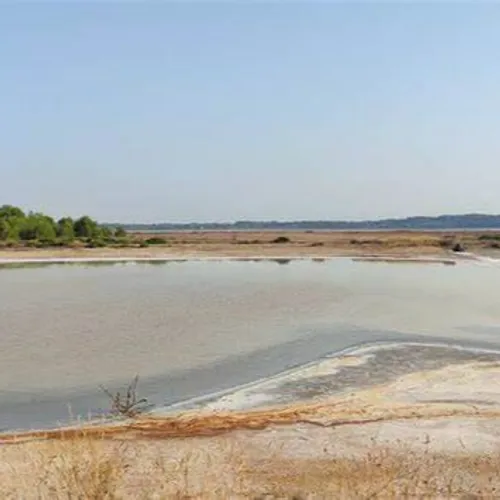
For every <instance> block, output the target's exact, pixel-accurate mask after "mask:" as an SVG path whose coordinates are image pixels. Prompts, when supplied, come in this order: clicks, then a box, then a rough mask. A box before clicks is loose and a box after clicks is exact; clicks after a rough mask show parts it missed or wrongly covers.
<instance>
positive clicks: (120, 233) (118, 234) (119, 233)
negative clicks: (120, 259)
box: [115, 227, 127, 238]
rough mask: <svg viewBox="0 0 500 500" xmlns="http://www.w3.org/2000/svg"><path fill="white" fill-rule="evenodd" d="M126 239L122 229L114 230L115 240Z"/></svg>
mask: <svg viewBox="0 0 500 500" xmlns="http://www.w3.org/2000/svg"><path fill="white" fill-rule="evenodd" d="M126 237H127V231H125V229H123V227H117V228H116V229H115V238H126Z"/></svg>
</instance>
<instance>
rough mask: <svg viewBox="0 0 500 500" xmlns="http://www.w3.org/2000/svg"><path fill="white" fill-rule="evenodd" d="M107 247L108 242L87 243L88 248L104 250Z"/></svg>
mask: <svg viewBox="0 0 500 500" xmlns="http://www.w3.org/2000/svg"><path fill="white" fill-rule="evenodd" d="M106 246H107V244H106V242H105V241H104V240H101V239H95V240H90V241H89V242H88V243H87V248H104V247H106Z"/></svg>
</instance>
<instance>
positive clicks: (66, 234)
mask: <svg viewBox="0 0 500 500" xmlns="http://www.w3.org/2000/svg"><path fill="white" fill-rule="evenodd" d="M57 236H58V237H59V238H61V239H62V240H63V241H65V242H67V243H69V242H71V241H73V240H74V239H75V229H74V222H73V219H72V218H71V217H63V218H62V219H59V221H58V222H57Z"/></svg>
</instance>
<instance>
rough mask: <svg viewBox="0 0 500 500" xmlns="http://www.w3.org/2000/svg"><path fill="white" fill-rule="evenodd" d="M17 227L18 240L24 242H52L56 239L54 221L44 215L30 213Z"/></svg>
mask: <svg viewBox="0 0 500 500" xmlns="http://www.w3.org/2000/svg"><path fill="white" fill-rule="evenodd" d="M19 227H20V229H19V238H20V239H21V240H24V241H30V240H40V241H54V240H55V239H56V237H57V226H56V224H55V222H54V220H53V219H52V218H51V217H49V216H47V215H44V214H36V213H30V214H29V215H28V217H25V218H24V219H22V220H21V222H20V224H19Z"/></svg>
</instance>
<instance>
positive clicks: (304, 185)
mask: <svg viewBox="0 0 500 500" xmlns="http://www.w3.org/2000/svg"><path fill="white" fill-rule="evenodd" d="M499 53H500V4H496V5H495V4H493V3H491V4H487V3H484V4H479V3H475V4H474V3H473V2H470V3H456V4H452V3H409V2H404V3H399V4H398V3H380V4H376V3H374V2H372V3H365V4H363V3H348V2H346V3H333V2H332V3H329V2H318V3H315V2H305V1H304V2H303V3H300V2H294V3H292V2H285V1H281V2H277V1H275V2H273V3H265V2H246V3H244V2H237V1H234V2H219V3H215V2H214V3H210V2H208V1H203V2H198V3H196V2H189V3H181V2H177V3H168V2H145V1H136V2H107V3H105V2H102V3H101V2H76V1H72V0H68V1H67V2H65V3H64V2H52V3H42V2H31V3H28V2H26V3H23V2H12V3H10V2H3V3H2V2H1V1H0V96H1V97H0V186H1V190H0V204H3V203H11V204H14V205H19V206H22V207H24V208H26V209H31V210H36V211H44V212H47V213H50V214H52V215H54V216H58V217H59V216H62V215H66V214H68V215H73V216H76V215H80V214H83V213H85V214H89V215H91V216H93V217H96V218H98V219H99V220H101V221H107V222H154V221H157V222H158V221H169V222H188V221H233V220H239V219H253V220H255V219H259V220H276V219H277V220H292V219H348V220H358V219H367V218H369V219H378V218H385V217H402V216H409V215H437V214H441V213H464V212H488V213H500V135H499V133H500V63H499Z"/></svg>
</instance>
